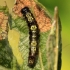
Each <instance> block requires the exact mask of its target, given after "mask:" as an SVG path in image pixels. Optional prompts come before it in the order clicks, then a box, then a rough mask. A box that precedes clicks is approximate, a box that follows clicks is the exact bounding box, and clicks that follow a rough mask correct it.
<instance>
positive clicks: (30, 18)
mask: <svg viewBox="0 0 70 70" xmlns="http://www.w3.org/2000/svg"><path fill="white" fill-rule="evenodd" d="M26 17H27V18H28V21H29V22H30V23H31V22H32V21H33V17H32V16H31V13H29V12H28V13H26Z"/></svg>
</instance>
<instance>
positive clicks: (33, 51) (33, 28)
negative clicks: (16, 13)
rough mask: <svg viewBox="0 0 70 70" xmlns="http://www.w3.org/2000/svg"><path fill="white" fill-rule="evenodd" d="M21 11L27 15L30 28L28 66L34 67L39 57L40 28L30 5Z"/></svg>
mask: <svg viewBox="0 0 70 70" xmlns="http://www.w3.org/2000/svg"><path fill="white" fill-rule="evenodd" d="M21 13H22V14H23V16H24V17H25V20H26V22H27V23H28V28H29V57H28V66H29V67H31V68H33V67H34V66H35V65H36V62H37V58H38V52H39V47H38V42H39V28H38V25H37V21H36V20H35V18H34V16H33V14H32V13H31V11H30V10H29V8H28V7H24V8H22V9H21Z"/></svg>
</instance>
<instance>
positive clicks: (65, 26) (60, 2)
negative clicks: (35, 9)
mask: <svg viewBox="0 0 70 70" xmlns="http://www.w3.org/2000/svg"><path fill="white" fill-rule="evenodd" d="M4 1H6V2H7V5H8V7H9V10H10V12H11V11H12V7H13V5H14V3H15V0H0V5H5V3H4ZM38 1H39V2H40V3H42V4H43V5H44V6H45V7H46V8H47V9H48V11H49V12H50V14H51V15H52V16H53V14H54V7H55V6H58V9H59V16H60V19H61V24H62V69H61V70H70V67H69V66H70V37H69V36H70V30H69V29H70V0H38Z"/></svg>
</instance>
